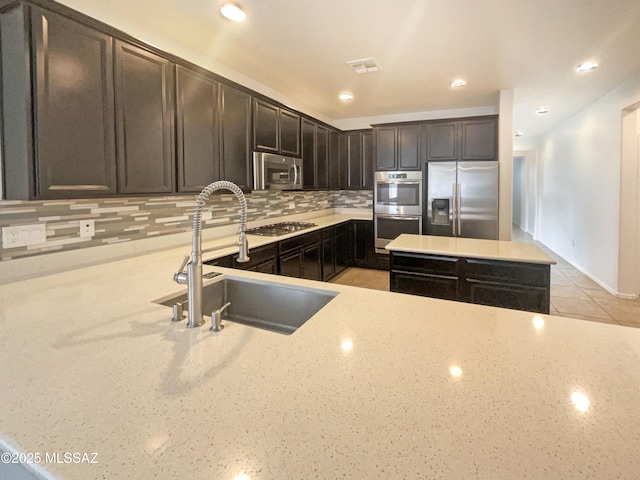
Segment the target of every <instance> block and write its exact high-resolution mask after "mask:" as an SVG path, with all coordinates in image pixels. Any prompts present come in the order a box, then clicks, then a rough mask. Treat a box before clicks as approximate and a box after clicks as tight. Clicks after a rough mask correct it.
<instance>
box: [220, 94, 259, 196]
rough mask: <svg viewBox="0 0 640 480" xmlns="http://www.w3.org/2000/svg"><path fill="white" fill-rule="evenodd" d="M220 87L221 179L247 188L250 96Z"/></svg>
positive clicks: (248, 181)
mask: <svg viewBox="0 0 640 480" xmlns="http://www.w3.org/2000/svg"><path fill="white" fill-rule="evenodd" d="M220 88H221V90H222V100H221V108H222V117H221V118H222V120H221V124H222V172H221V173H222V179H223V180H228V181H230V182H233V183H235V184H236V185H238V186H239V187H240V188H241V189H242V190H243V191H248V190H250V189H251V186H250V185H252V183H253V181H252V178H251V177H252V172H251V140H250V139H251V97H250V96H249V95H248V94H246V93H244V92H241V91H239V90H236V89H235V88H232V87H228V86H226V85H221V87H220Z"/></svg>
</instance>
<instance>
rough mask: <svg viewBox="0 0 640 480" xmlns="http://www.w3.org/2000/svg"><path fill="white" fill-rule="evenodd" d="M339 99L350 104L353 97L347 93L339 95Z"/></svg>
mask: <svg viewBox="0 0 640 480" xmlns="http://www.w3.org/2000/svg"><path fill="white" fill-rule="evenodd" d="M339 97H340V100H342V101H343V102H350V101H351V100H353V95H351V94H350V93H348V92H344V93H341V94H340V95H339Z"/></svg>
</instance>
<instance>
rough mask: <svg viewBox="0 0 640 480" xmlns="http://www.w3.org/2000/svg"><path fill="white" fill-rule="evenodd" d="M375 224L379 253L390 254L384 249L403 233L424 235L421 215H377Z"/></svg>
mask: <svg viewBox="0 0 640 480" xmlns="http://www.w3.org/2000/svg"><path fill="white" fill-rule="evenodd" d="M373 222H374V224H373V227H374V236H375V247H376V252H377V253H389V252H388V251H387V250H385V249H384V247H386V246H387V245H388V244H389V243H390V242H391V241H392V240H395V239H396V238H397V237H398V236H400V235H401V234H403V233H413V234H416V235H421V234H422V216H421V215H381V214H376V215H374V218H373Z"/></svg>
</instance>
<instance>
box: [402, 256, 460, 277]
mask: <svg viewBox="0 0 640 480" xmlns="http://www.w3.org/2000/svg"><path fill="white" fill-rule="evenodd" d="M391 270H402V271H405V272H419V273H427V274H439V275H453V276H457V275H458V259H457V258H455V257H441V256H433V255H420V256H414V255H405V254H397V253H392V254H391Z"/></svg>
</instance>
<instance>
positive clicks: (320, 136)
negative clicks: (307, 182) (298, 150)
mask: <svg viewBox="0 0 640 480" xmlns="http://www.w3.org/2000/svg"><path fill="white" fill-rule="evenodd" d="M316 188H318V189H321V190H327V189H328V188H329V129H328V128H326V127H323V126H321V125H317V126H316Z"/></svg>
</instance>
